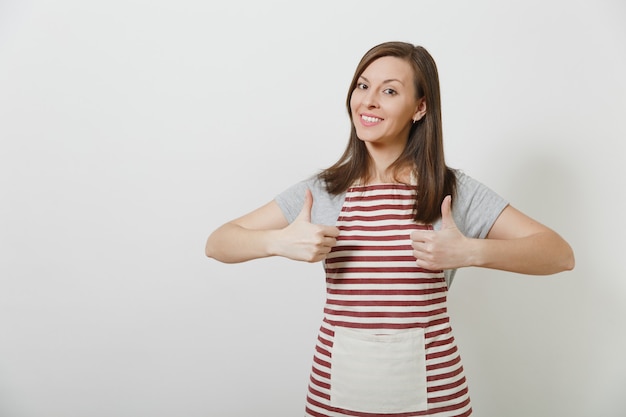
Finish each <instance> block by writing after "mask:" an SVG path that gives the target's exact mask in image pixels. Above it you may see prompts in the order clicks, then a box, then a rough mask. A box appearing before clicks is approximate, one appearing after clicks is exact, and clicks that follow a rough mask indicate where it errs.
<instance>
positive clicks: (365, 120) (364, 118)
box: [361, 114, 383, 123]
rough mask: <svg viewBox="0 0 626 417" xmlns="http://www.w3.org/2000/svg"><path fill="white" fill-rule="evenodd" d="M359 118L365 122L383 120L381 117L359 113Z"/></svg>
mask: <svg viewBox="0 0 626 417" xmlns="http://www.w3.org/2000/svg"><path fill="white" fill-rule="evenodd" d="M361 120H363V121H364V122H365V123H379V122H382V121H383V119H381V118H380V117H375V116H367V115H365V114H362V115H361Z"/></svg>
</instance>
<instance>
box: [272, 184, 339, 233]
mask: <svg viewBox="0 0 626 417" xmlns="http://www.w3.org/2000/svg"><path fill="white" fill-rule="evenodd" d="M307 188H308V189H309V190H311V194H312V195H313V209H312V211H311V222H312V223H315V224H322V225H326V226H334V225H335V223H336V222H337V218H338V217H339V213H340V212H341V207H342V206H343V202H344V199H345V194H340V195H331V194H330V193H328V191H326V187H325V185H324V183H323V181H322V180H321V179H319V178H318V177H317V176H313V177H309V178H307V179H305V180H303V181H300V182H298V183H296V184H294V185H292V186H291V187H289V188H287V189H286V190H285V191H283V192H281V193H280V194H278V195H277V196H276V197H275V198H274V200H275V201H276V203H277V204H278V207H280V209H281V210H282V212H283V214H284V215H285V218H286V219H287V221H288V222H289V223H291V222H293V221H294V220H295V219H296V217H298V214H300V211H301V210H302V206H303V204H304V195H305V192H306V189H307Z"/></svg>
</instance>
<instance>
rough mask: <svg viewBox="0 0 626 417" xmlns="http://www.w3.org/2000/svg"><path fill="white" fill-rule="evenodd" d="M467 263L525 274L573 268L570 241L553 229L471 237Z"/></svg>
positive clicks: (543, 273)
mask: <svg viewBox="0 0 626 417" xmlns="http://www.w3.org/2000/svg"><path fill="white" fill-rule="evenodd" d="M471 244H472V249H471V251H470V253H471V255H470V264H471V265H472V266H478V267H484V268H492V269H499V270H503V271H509V272H517V273H520V274H527V275H550V274H555V273H558V272H562V271H567V270H571V269H573V268H574V254H573V251H572V248H571V247H570V246H569V244H568V243H567V242H566V241H565V240H563V239H562V238H561V237H560V236H559V235H558V234H556V233H554V232H552V231H545V232H539V233H535V234H532V235H529V236H526V237H522V238H515V239H472V243H471Z"/></svg>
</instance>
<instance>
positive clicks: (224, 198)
mask: <svg viewBox="0 0 626 417" xmlns="http://www.w3.org/2000/svg"><path fill="white" fill-rule="evenodd" d="M388 40H402V41H408V42H412V43H416V44H420V45H423V46H425V47H426V48H427V49H428V50H429V51H430V52H431V54H432V55H433V56H434V57H435V59H436V61H437V63H438V65H439V71H440V78H441V84H442V99H443V116H444V137H445V146H446V152H447V158H448V164H449V165H451V166H453V167H455V168H460V169H463V170H465V171H466V172H467V173H468V174H470V175H471V176H473V177H475V178H477V179H478V180H480V181H482V182H484V183H485V184H487V185H488V186H490V187H491V188H493V189H494V190H496V191H497V192H499V193H500V194H502V195H503V196H504V197H506V198H507V199H508V200H509V201H511V203H512V204H513V205H514V206H516V207H518V208H520V209H521V210H523V211H525V212H526V213H528V214H529V215H531V216H533V217H535V218H536V219H538V220H539V221H541V222H544V223H545V224H547V225H549V226H551V227H552V228H554V229H555V230H557V231H558V232H559V233H560V234H561V235H562V236H563V237H565V238H566V239H567V240H568V241H569V242H570V243H571V245H572V246H573V248H574V251H575V254H576V258H577V266H576V269H575V270H574V271H572V272H567V273H562V274H557V275H554V276H550V277H527V276H522V275H517V274H511V273H504V272H498V271H488V270H480V269H473V268H470V269H465V270H461V271H459V272H458V273H457V278H456V280H455V282H454V285H453V286H452V288H451V291H450V312H451V315H452V324H453V327H454V329H455V332H456V337H457V340H458V343H459V345H460V349H461V355H462V357H463V360H464V362H465V368H466V371H467V375H468V379H469V384H470V393H471V396H472V399H473V403H474V411H475V415H476V416H478V417H501V416H507V417H528V416H533V417H555V416H568V417H620V416H623V415H625V413H626V396H624V388H625V387H626V359H625V356H624V352H626V325H625V319H626V279H625V278H626V277H625V276H626V268H625V267H624V262H623V260H624V253H623V251H624V249H625V248H626V246H625V245H624V243H623V238H624V233H625V232H626V225H625V223H626V222H625V218H626V217H625V216H624V212H625V211H626V202H625V198H624V189H625V187H626V169H625V168H624V163H623V161H624V158H623V149H624V145H623V142H624V140H625V139H626V119H625V117H624V113H626V81H625V78H624V74H626V47H625V45H626V5H625V4H624V2H623V1H620V0H588V1H582V0H579V1H565V0H554V1H544V0H541V1H540V0H526V1H509V2H502V1H485V0H474V1H434V0H432V1H419V0H411V1H393V2H381V1H369V0H359V1H356V0H347V1H341V2H337V1H325V0H324V1H319V0H318V1H315V2H299V1H293V0H292V1H264V2H256V1H251V0H249V1H222V2H206V1H198V0H179V1H167V0H151V1H147V0H123V1H122V0H109V1H106V2H105V1H99V2H93V1H92V2H85V1H81V0H60V1H54V2H53V1H45V0H20V1H17V0H4V1H2V2H0V191H1V194H0V416H1V417H179V416H183V417H200V416H202V417H206V416H211V417H212V416H220V417H222V416H237V417H238V416H245V417H248V416H263V417H265V416H272V417H283V416H285V417H292V416H299V415H302V414H303V408H304V397H305V394H306V386H307V379H308V376H309V370H310V365H311V359H312V354H313V347H314V343H315V337H316V333H317V328H318V326H319V322H320V319H321V317H322V303H323V300H324V283H323V271H322V268H321V265H320V264H301V263H295V262H291V261H287V260H284V259H264V260H258V261H254V262H250V263H246V264H239V265H223V264H220V263H218V262H215V261H212V260H209V259H207V258H205V256H204V252H203V250H204V242H205V239H206V237H207V236H208V234H209V233H210V232H211V231H212V230H213V229H215V228H216V227H218V226H219V225H220V224H222V223H223V222H225V221H227V220H230V219H231V218H233V217H236V216H239V215H241V214H243V213H246V212H247V211H249V210H252V209H253V208H256V207H257V206H259V205H261V204H264V203H265V202H267V201H269V200H270V199H271V198H273V197H274V195H275V194H277V193H279V192H280V191H282V190H283V189H284V188H286V187H288V186H289V185H291V184H293V183H294V182H296V181H299V180H300V179H302V178H304V177H306V176H308V175H310V174H312V173H314V172H317V170H319V169H321V168H324V167H326V166H328V165H329V164H331V163H332V162H334V161H335V160H336V159H337V158H338V157H339V155H340V153H341V152H342V151H343V148H344V145H345V143H346V140H347V135H348V131H349V124H348V118H347V113H346V110H345V108H344V101H345V96H346V93H347V91H346V89H347V86H348V84H349V82H350V79H351V77H352V74H353V71H354V68H355V67H356V64H357V62H358V60H359V58H360V57H361V56H362V55H363V53H365V52H366V51H367V49H369V48H370V47H371V46H373V45H375V44H377V43H380V42H383V41H388Z"/></svg>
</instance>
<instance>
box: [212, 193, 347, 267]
mask: <svg viewBox="0 0 626 417" xmlns="http://www.w3.org/2000/svg"><path fill="white" fill-rule="evenodd" d="M312 206H313V197H312V195H311V192H310V191H309V190H307V191H306V196H305V202H304V206H303V207H302V211H301V212H300V214H299V215H298V217H297V218H296V219H295V220H294V221H293V222H292V223H291V224H289V222H288V221H287V219H286V218H285V216H284V214H283V212H282V211H281V209H280V207H279V206H278V204H277V203H276V202H275V201H271V202H269V203H268V204H266V205H264V206H262V207H260V208H258V209H256V210H254V211H252V212H250V213H248V214H246V215H244V216H242V217H239V218H237V219H235V220H232V221H230V222H227V223H226V224H224V225H222V226H220V227H219V228H217V229H216V230H215V231H214V232H213V233H211V235H210V236H209V238H208V239H207V242H206V247H205V252H206V255H207V256H208V257H209V258H213V259H216V260H218V261H221V262H225V263H236V262H245V261H249V260H252V259H258V258H265V257H268V256H283V257H286V258H290V259H295V260H300V261H306V262H317V261H321V260H322V259H325V258H326V255H327V254H328V253H329V252H330V249H331V248H332V247H333V246H334V245H335V237H336V236H337V235H338V234H339V231H338V229H337V228H336V227H331V226H321V225H315V224H312V223H311V208H312Z"/></svg>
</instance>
